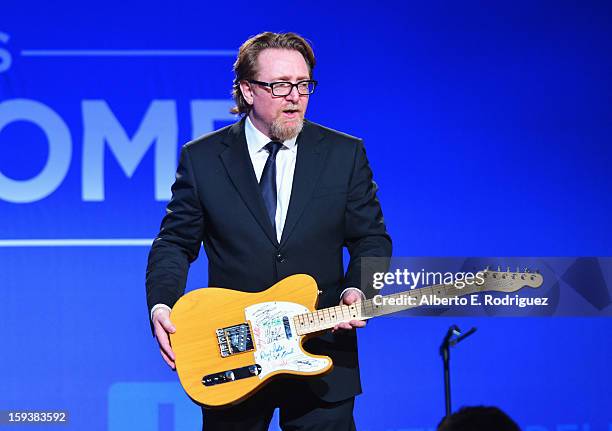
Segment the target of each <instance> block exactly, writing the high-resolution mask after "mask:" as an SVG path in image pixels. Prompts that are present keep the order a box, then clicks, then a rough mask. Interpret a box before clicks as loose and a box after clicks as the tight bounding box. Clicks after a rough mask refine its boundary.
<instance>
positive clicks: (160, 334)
mask: <svg viewBox="0 0 612 431" xmlns="http://www.w3.org/2000/svg"><path fill="white" fill-rule="evenodd" d="M155 338H157V343H158V344H159V347H160V348H161V349H162V350H163V351H164V353H165V354H166V355H168V357H169V358H170V359H171V360H173V361H174V359H175V357H174V352H173V351H172V347H171V345H170V339H169V338H168V333H167V332H166V331H165V330H164V328H162V327H161V326H159V325H155Z"/></svg>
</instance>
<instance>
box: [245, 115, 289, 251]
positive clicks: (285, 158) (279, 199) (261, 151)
mask: <svg viewBox="0 0 612 431" xmlns="http://www.w3.org/2000/svg"><path fill="white" fill-rule="evenodd" d="M244 133H245V135H246V141H247V147H248V149H249V156H250V157H251V163H253V168H254V169H255V176H256V177H257V182H259V180H260V179H261V174H262V173H263V170H264V166H265V165H266V160H268V155H269V153H268V151H267V150H266V149H265V148H264V147H265V146H266V145H268V143H270V142H271V140H270V138H268V137H267V136H266V135H264V134H263V133H261V132H260V131H259V130H257V128H255V126H254V125H253V123H252V122H251V119H250V118H249V117H247V119H246V122H245V124H244ZM296 141H297V136H296V137H295V138H292V139H289V140H287V141H284V142H282V144H283V146H282V147H281V148H280V150H279V151H278V154H276V216H275V223H276V239H277V240H278V242H280V240H281V236H282V234H283V227H284V226H285V220H286V219H287V210H288V209H289V199H290V198H291V187H293V173H294V172H295V159H296V158H297V142H296Z"/></svg>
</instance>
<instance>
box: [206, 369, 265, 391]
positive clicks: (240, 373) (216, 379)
mask: <svg viewBox="0 0 612 431" xmlns="http://www.w3.org/2000/svg"><path fill="white" fill-rule="evenodd" d="M259 374H261V366H260V365H259V364H253V365H247V366H246V367H240V368H234V369H233V370H227V371H220V372H218V373H213V374H208V375H206V376H204V377H203V378H202V384H203V385H204V386H215V385H220V384H223V383H229V382H234V381H236V380H241V379H246V378H248V377H254V376H258V375H259Z"/></svg>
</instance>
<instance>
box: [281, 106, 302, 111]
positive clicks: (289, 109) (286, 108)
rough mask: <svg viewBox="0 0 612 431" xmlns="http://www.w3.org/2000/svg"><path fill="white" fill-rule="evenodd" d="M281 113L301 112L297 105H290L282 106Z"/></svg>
mask: <svg viewBox="0 0 612 431" xmlns="http://www.w3.org/2000/svg"><path fill="white" fill-rule="evenodd" d="M282 111H283V112H286V111H301V109H300V106H299V105H293V104H291V105H287V106H284V107H283V108H282Z"/></svg>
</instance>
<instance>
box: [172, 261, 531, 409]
mask: <svg viewBox="0 0 612 431" xmlns="http://www.w3.org/2000/svg"><path fill="white" fill-rule="evenodd" d="M481 274H482V277H481V280H479V279H478V278H476V279H475V280H474V281H475V283H473V284H471V285H465V286H463V287H462V288H459V287H457V286H455V285H453V284H439V285H434V286H429V287H422V288H419V289H413V290H409V291H405V292H400V293H394V294H391V295H385V296H381V295H378V296H377V297H375V298H373V299H368V300H365V301H363V302H357V303H354V304H352V305H350V306H349V305H339V306H336V307H330V308H325V309H321V310H317V309H316V305H317V299H318V297H317V296H318V289H317V284H316V282H315V280H314V279H313V278H312V277H310V276H309V275H305V274H297V275H292V276H290V277H287V278H285V279H284V280H281V281H280V282H278V283H276V284H275V285H274V286H272V287H270V288H269V289H267V290H264V291H263V292H258V293H245V292H239V291H236V290H230V289H221V288H215V287H208V288H203V289H197V290H194V291H191V292H189V293H187V294H186V295H184V296H182V297H181V298H180V299H179V300H178V302H177V303H176V304H175V305H174V307H173V308H172V312H171V316H170V317H171V320H172V322H173V324H174V326H175V327H176V332H175V333H174V334H170V341H171V344H172V349H173V350H174V353H175V356H176V370H177V373H178V376H179V380H180V382H181V384H182V386H183V388H184V389H185V391H186V392H187V394H188V395H189V397H190V398H191V399H192V400H193V401H195V402H196V403H198V404H201V405H203V406H205V407H210V408H212V407H222V406H226V405H229V404H237V403H239V402H240V401H242V400H244V399H245V398H247V397H248V396H250V395H252V394H253V393H255V392H256V391H257V390H258V389H260V388H261V387H262V386H263V385H264V384H266V383H267V382H268V381H269V380H270V379H271V378H273V377H277V376H281V375H295V376H317V375H321V374H324V373H326V372H329V371H331V368H332V360H331V358H329V357H327V356H320V355H313V354H310V353H308V352H306V351H305V350H304V349H303V347H302V343H303V342H304V341H305V339H306V338H307V337H309V336H312V335H313V334H317V333H320V332H321V331H325V330H328V329H330V328H333V327H334V326H335V325H336V324H337V323H339V322H343V321H349V320H353V319H357V320H366V319H371V318H373V317H377V316H382V315H385V314H391V313H395V312H399V311H403V310H406V309H409V308H413V307H417V306H418V305H419V303H420V302H421V299H422V298H423V297H425V296H429V297H431V295H435V297H436V298H455V297H459V296H464V295H468V294H473V293H479V292H485V291H497V292H514V291H517V290H519V289H521V288H522V287H524V286H530V287H539V286H541V285H542V282H543V278H542V275H540V274H539V273H530V272H509V271H507V272H502V271H491V270H488V269H487V270H484V271H481ZM410 298H413V299H412V300H410Z"/></svg>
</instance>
